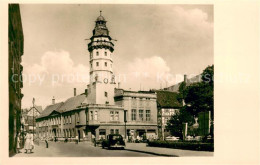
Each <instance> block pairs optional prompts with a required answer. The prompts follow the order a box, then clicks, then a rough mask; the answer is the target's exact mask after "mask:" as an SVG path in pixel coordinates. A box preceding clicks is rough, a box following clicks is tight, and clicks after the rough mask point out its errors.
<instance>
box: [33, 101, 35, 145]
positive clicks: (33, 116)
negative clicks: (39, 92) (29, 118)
mask: <svg viewBox="0 0 260 165" xmlns="http://www.w3.org/2000/svg"><path fill="white" fill-rule="evenodd" d="M34 102H35V99H34V98H33V100H32V103H33V140H34V109H35V107H34Z"/></svg>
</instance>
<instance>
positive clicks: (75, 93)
mask: <svg viewBox="0 0 260 165" xmlns="http://www.w3.org/2000/svg"><path fill="white" fill-rule="evenodd" d="M76 95H77V92H76V88H74V96H76Z"/></svg>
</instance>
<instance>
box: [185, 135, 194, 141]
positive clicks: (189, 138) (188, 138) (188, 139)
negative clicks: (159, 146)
mask: <svg viewBox="0 0 260 165" xmlns="http://www.w3.org/2000/svg"><path fill="white" fill-rule="evenodd" d="M185 140H187V141H193V140H194V137H193V136H187V137H186V139H185Z"/></svg>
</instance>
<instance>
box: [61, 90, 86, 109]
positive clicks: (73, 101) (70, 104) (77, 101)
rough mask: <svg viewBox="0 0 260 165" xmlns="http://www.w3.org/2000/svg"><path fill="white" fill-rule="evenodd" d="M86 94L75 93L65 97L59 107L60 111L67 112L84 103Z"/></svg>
mask: <svg viewBox="0 0 260 165" xmlns="http://www.w3.org/2000/svg"><path fill="white" fill-rule="evenodd" d="M86 100H87V96H86V95H85V94H81V95H77V96H74V97H71V98H69V99H67V100H66V101H65V102H64V104H63V105H62V106H61V107H60V108H59V110H60V111H63V112H67V111H71V110H73V109H76V108H78V107H80V106H81V105H82V104H86V103H87V102H86Z"/></svg>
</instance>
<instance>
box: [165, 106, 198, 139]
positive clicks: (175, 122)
mask: <svg viewBox="0 0 260 165" xmlns="http://www.w3.org/2000/svg"><path fill="white" fill-rule="evenodd" d="M183 123H188V125H189V126H191V125H192V124H193V123H194V119H193V116H192V115H191V113H190V112H188V111H186V107H183V108H181V109H180V110H179V111H177V112H176V114H175V115H173V116H172V117H171V119H170V120H169V121H168V123H167V126H166V128H167V129H168V130H169V131H170V133H171V135H173V136H177V137H180V139H182V137H183V136H182V129H183Z"/></svg>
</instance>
